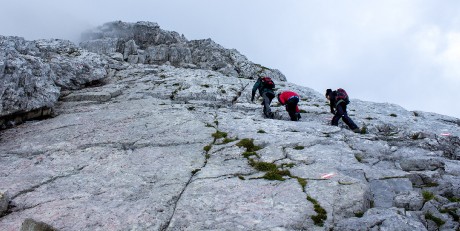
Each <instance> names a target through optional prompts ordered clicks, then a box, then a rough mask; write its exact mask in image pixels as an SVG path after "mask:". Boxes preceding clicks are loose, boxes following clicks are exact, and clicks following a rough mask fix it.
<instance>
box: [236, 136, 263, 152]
mask: <svg viewBox="0 0 460 231" xmlns="http://www.w3.org/2000/svg"><path fill="white" fill-rule="evenodd" d="M236 146H238V147H244V148H246V151H247V152H255V151H258V150H260V149H262V148H261V147H260V146H257V145H254V140H253V139H247V138H245V139H242V140H240V142H238V143H237V144H236Z"/></svg>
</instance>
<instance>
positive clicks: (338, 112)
mask: <svg viewBox="0 0 460 231" xmlns="http://www.w3.org/2000/svg"><path fill="white" fill-rule="evenodd" d="M336 97H337V91H332V90H331V89H327V90H326V98H327V99H328V100H329V105H330V107H331V113H332V114H334V117H333V118H332V121H331V125H333V126H338V125H339V120H340V118H342V120H343V122H345V124H347V125H348V127H349V128H350V129H351V130H353V131H354V132H360V129H359V128H358V126H357V125H356V124H355V123H354V122H353V120H351V119H350V117H348V113H347V102H345V101H344V100H342V99H340V100H337V98H336Z"/></svg>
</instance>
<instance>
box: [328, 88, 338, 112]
mask: <svg viewBox="0 0 460 231" xmlns="http://www.w3.org/2000/svg"><path fill="white" fill-rule="evenodd" d="M335 96H336V95H335V94H334V92H331V94H330V95H329V106H331V113H332V114H335V103H336V102H335Z"/></svg>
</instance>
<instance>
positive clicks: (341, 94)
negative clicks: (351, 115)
mask: <svg viewBox="0 0 460 231" xmlns="http://www.w3.org/2000/svg"><path fill="white" fill-rule="evenodd" d="M335 100H336V101H335V102H337V103H341V102H345V104H349V103H350V99H348V94H347V92H346V91H345V90H343V89H342V88H339V89H337V96H336V97H335Z"/></svg>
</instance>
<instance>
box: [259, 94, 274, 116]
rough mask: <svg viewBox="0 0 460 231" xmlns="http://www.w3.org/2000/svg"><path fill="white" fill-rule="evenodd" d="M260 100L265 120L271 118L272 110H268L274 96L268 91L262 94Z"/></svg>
mask: <svg viewBox="0 0 460 231" xmlns="http://www.w3.org/2000/svg"><path fill="white" fill-rule="evenodd" d="M262 98H263V100H264V101H263V102H262V104H263V105H264V115H265V117H267V118H273V113H272V109H271V108H270V104H271V103H272V100H273V98H275V94H274V93H272V92H269V91H266V92H264V93H262Z"/></svg>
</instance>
